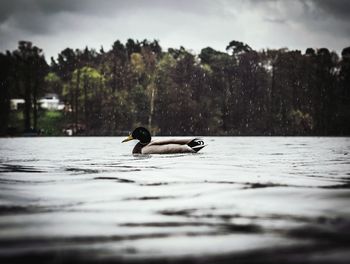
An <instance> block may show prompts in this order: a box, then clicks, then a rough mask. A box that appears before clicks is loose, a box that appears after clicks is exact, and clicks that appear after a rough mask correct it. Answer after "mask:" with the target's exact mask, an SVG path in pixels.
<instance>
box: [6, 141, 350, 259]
mask: <svg viewBox="0 0 350 264" xmlns="http://www.w3.org/2000/svg"><path fill="white" fill-rule="evenodd" d="M205 140H206V142H208V143H209V144H208V146H207V147H206V148H205V149H203V150H202V152H200V153H196V154H186V155H184V154H181V155H148V156H140V155H139V156H133V155H131V150H132V147H133V146H132V143H130V144H120V143H119V142H120V141H121V139H120V138H16V139H0V156H1V157H0V261H1V263H16V262H18V263H22V261H23V260H26V261H32V260H33V261H36V262H37V263H39V262H44V263H47V262H54V263H68V262H70V263H71V262H72V261H73V262H81V263H95V262H99V263H101V262H103V263H105V262H106V263H119V262H121V261H122V262H124V263H132V262H139V261H144V260H145V259H147V260H148V261H149V262H152V263H163V262H164V261H171V262H172V263H177V262H178V263H180V262H181V263H217V262H220V263H231V262H232V260H233V259H234V260H235V261H237V262H238V263H281V262H287V261H288V263H346V262H347V261H348V260H349V258H350V253H349V252H350V250H349V249H350V243H349V242H350V241H349V237H350V218H349V216H350V203H349V198H350V190H349V187H350V173H349V171H350V160H349V154H348V153H350V139H349V138H295V137H293V138H288V137H287V138H264V137H258V138H254V137H249V138H244V137H241V138H240V137H225V138H216V137H211V138H206V139H205Z"/></svg>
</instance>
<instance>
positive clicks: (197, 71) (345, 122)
mask: <svg viewBox="0 0 350 264" xmlns="http://www.w3.org/2000/svg"><path fill="white" fill-rule="evenodd" d="M48 93H53V94H57V95H58V97H59V99H60V101H62V102H63V103H64V108H63V109H62V110H48V109H43V108H42V107H41V105H40V103H39V99H40V98H42V97H43V96H45V94H48ZM14 98H17V99H23V100H24V101H23V102H24V103H23V105H22V106H21V107H18V109H12V108H11V99H14ZM0 108H1V109H0V124H1V125H0V135H1V136H22V135H41V136H61V135H66V134H67V131H71V134H72V135H79V136H115V135H122V134H123V135H125V133H128V132H129V131H132V130H133V128H135V127H137V126H145V127H148V128H149V129H150V130H151V131H152V133H153V134H154V135H203V136H205V135H218V136H225V135H229V136H236V135H240V136H251V135H257V136H260V135H261V136H269V135H272V136H274V135H276V136H285V135H290V136H294V135H295V136H349V135H350V47H347V48H344V49H343V50H342V52H341V54H340V55H338V54H337V53H336V52H333V51H329V50H328V49H327V48H319V49H314V48H308V49H306V50H305V51H303V52H302V51H299V50H288V49H287V48H283V49H278V50H277V49H266V50H260V51H256V50H253V49H252V48H251V47H250V46H249V45H248V44H245V43H242V42H240V41H236V40H233V41H231V42H230V43H228V45H227V48H226V52H222V51H217V50H215V49H213V48H210V47H206V48H203V49H202V50H201V51H200V53H199V54H196V53H195V52H193V51H190V50H186V49H185V48H184V47H180V48H179V49H176V48H169V49H167V50H163V49H162V47H161V46H160V44H159V42H158V41H157V40H152V41H150V40H143V41H138V40H133V39H128V40H127V41H126V43H122V42H120V41H119V40H117V41H115V42H114V43H113V45H112V46H111V48H110V49H109V50H104V48H102V47H101V49H100V50H98V51H97V50H95V49H89V48H88V47H86V48H83V49H76V50H73V49H71V48H66V49H64V50H62V51H61V52H60V53H59V54H58V55H57V57H56V58H51V60H47V59H46V58H45V56H44V51H43V50H42V49H40V48H39V47H36V46H35V45H33V44H32V43H31V42H29V41H20V42H19V43H18V47H17V49H16V50H13V51H7V52H2V53H0Z"/></svg>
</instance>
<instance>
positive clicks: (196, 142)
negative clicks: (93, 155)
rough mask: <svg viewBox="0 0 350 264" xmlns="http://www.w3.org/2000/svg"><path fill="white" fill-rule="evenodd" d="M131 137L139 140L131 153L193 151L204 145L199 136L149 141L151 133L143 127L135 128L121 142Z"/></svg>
mask: <svg viewBox="0 0 350 264" xmlns="http://www.w3.org/2000/svg"><path fill="white" fill-rule="evenodd" d="M133 139H138V140H139V142H138V143H137V144H136V145H135V147H134V149H133V151H132V153H133V154H173V153H195V152H198V151H199V150H201V149H202V148H204V147H205V146H206V145H205V144H204V141H203V140H201V139H199V138H167V139H157V140H153V141H151V139H152V137H151V133H150V132H149V131H148V130H147V129H146V128H144V127H138V128H136V129H135V130H134V131H133V132H132V133H131V134H130V135H129V136H128V137H127V138H126V139H124V140H123V141H122V143H123V142H127V141H130V140H133Z"/></svg>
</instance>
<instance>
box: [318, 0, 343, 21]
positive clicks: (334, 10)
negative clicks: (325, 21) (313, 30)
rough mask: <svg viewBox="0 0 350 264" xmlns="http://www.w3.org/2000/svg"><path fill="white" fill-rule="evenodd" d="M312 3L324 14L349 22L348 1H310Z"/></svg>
mask: <svg viewBox="0 0 350 264" xmlns="http://www.w3.org/2000/svg"><path fill="white" fill-rule="evenodd" d="M312 2H313V4H314V5H315V6H317V7H318V8H319V9H320V10H322V11H324V13H325V14H328V15H331V16H333V17H335V18H336V19H341V20H343V19H345V20H350V1H348V0H312Z"/></svg>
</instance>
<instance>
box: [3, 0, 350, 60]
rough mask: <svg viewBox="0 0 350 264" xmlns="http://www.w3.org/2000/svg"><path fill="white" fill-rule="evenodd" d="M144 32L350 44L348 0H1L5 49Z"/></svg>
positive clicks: (207, 40) (174, 37) (296, 45)
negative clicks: (24, 43)
mask: <svg viewBox="0 0 350 264" xmlns="http://www.w3.org/2000/svg"><path fill="white" fill-rule="evenodd" d="M128 38H133V39H138V40H143V39H145V38H147V39H150V40H153V39H157V40H159V41H160V45H161V46H162V47H163V48H164V49H166V48H168V47H174V48H178V47H180V46H184V47H185V48H186V49H190V50H193V51H194V52H196V53H198V52H199V51H200V50H201V49H202V48H204V47H207V46H210V47H213V48H215V49H217V50H222V51H224V50H225V47H226V46H227V44H228V43H229V42H230V41H231V40H239V41H243V42H245V43H247V44H248V45H250V46H251V47H252V48H254V49H257V50H260V49H263V48H282V47H288V48H289V49H301V50H302V51H304V50H305V49H306V48H307V47H314V48H321V47H327V48H329V49H331V50H335V51H337V52H338V53H339V52H341V50H342V49H343V48H344V47H348V46H350V1H349V0H283V1H282V0H231V1H230V0H96V1H94V0H0V51H1V52H3V51H5V50H14V49H16V47H17V42H18V41H19V40H29V41H32V42H33V43H34V44H35V45H36V46H38V47H40V48H42V49H43V50H44V52H45V55H46V57H47V58H48V57H50V56H54V57H56V56H57V53H59V52H60V51H62V50H63V49H65V48H66V47H70V48H74V49H75V48H80V49H82V48H84V47H85V46H88V47H90V48H96V49H98V50H99V48H100V47H101V46H103V47H104V49H105V50H108V49H110V47H111V46H112V44H113V42H114V41H115V40H117V39H119V40H121V41H122V42H125V41H126V40H127V39H128Z"/></svg>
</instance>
